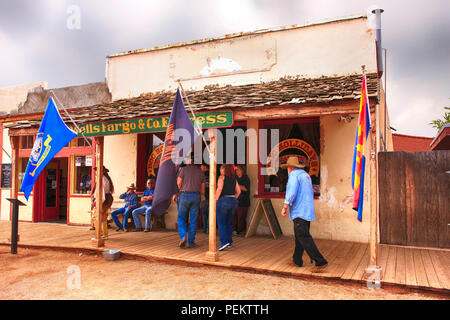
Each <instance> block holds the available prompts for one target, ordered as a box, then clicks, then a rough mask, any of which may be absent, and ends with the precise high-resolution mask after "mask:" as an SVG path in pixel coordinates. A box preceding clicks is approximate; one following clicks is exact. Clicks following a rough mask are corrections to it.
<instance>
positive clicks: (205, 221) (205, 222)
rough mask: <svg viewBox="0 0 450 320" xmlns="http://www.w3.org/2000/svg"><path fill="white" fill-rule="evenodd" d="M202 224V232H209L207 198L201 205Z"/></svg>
mask: <svg viewBox="0 0 450 320" xmlns="http://www.w3.org/2000/svg"><path fill="white" fill-rule="evenodd" d="M202 224H203V232H204V233H208V232H209V200H205V201H204V203H203V205H202Z"/></svg>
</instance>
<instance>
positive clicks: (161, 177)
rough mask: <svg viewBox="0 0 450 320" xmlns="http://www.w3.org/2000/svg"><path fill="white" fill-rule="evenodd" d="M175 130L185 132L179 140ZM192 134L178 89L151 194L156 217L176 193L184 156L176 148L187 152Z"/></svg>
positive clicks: (153, 211) (192, 137) (192, 130)
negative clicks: (178, 173)
mask: <svg viewBox="0 0 450 320" xmlns="http://www.w3.org/2000/svg"><path fill="white" fill-rule="evenodd" d="M177 129H185V130H186V131H184V132H183V135H182V136H181V137H180V138H176V137H175V132H176V130H177ZM194 134H195V133H194V127H193V125H192V122H191V120H190V119H189V117H188V114H187V112H186V109H185V108H184V103H183V99H182V98H181V94H180V89H178V90H177V95H176V97H175V101H174V103H173V107H172V113H171V114H170V120H169V125H168V126H167V131H166V138H165V140H164V149H163V152H162V155H161V160H160V163H159V170H158V175H157V177H156V185H155V193H154V194H153V202H152V213H153V214H155V215H156V216H158V217H159V216H161V215H162V214H163V213H164V212H166V211H167V209H168V208H169V206H170V202H171V201H172V197H173V195H174V194H175V193H177V192H178V186H177V171H178V168H179V166H180V164H181V160H182V159H183V157H184V156H186V155H185V154H179V152H180V150H179V146H178V148H176V146H177V144H180V143H182V144H183V147H184V150H189V148H190V147H191V146H192V144H193V143H194V138H195V136H194ZM175 139H176V140H175ZM181 152H182V151H181Z"/></svg>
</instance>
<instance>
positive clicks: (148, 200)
mask: <svg viewBox="0 0 450 320" xmlns="http://www.w3.org/2000/svg"><path fill="white" fill-rule="evenodd" d="M154 189H155V180H153V179H148V180H147V189H146V190H145V191H144V193H143V194H142V198H141V200H142V201H145V203H144V205H143V206H142V207H140V208H137V209H134V210H133V213H132V214H133V220H134V225H135V226H136V231H142V230H144V232H149V231H150V221H151V218H152V213H151V211H152V200H153V192H154V191H155V190H154ZM141 213H145V229H142V224H141V219H139V215H140V214H141Z"/></svg>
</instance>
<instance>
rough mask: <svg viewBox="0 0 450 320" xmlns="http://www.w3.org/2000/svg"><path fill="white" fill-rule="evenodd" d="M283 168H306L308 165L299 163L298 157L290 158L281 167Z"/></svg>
mask: <svg viewBox="0 0 450 320" xmlns="http://www.w3.org/2000/svg"><path fill="white" fill-rule="evenodd" d="M280 167H281V168H283V169H286V168H287V167H296V168H304V167H306V165H305V164H304V163H299V162H298V158H297V157H289V158H288V160H287V161H286V163H285V164H282V165H280Z"/></svg>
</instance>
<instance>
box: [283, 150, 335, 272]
mask: <svg viewBox="0 0 450 320" xmlns="http://www.w3.org/2000/svg"><path fill="white" fill-rule="evenodd" d="M305 167H306V165H305V164H303V163H299V162H298V158H297V157H289V159H288V161H287V163H286V164H282V165H281V168H287V171H288V174H289V178H288V182H287V186H286V198H285V200H284V205H283V209H282V210H281V215H282V216H283V217H286V212H287V208H288V207H289V220H291V221H292V220H293V221H294V234H295V251H294V255H293V256H292V258H293V260H294V263H295V264H296V265H297V266H299V267H302V266H303V260H302V256H303V251H305V250H306V253H307V254H308V255H309V257H310V258H311V263H312V261H313V260H314V261H315V262H316V267H324V266H326V265H327V264H328V262H327V260H325V258H324V257H323V256H322V254H321V253H320V251H319V249H317V246H316V244H315V243H314V240H313V238H312V237H311V234H310V233H309V227H310V222H311V221H313V220H315V216H314V190H313V187H312V183H311V177H310V176H309V174H308V173H307V172H306V171H305V170H303V168H305Z"/></svg>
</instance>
